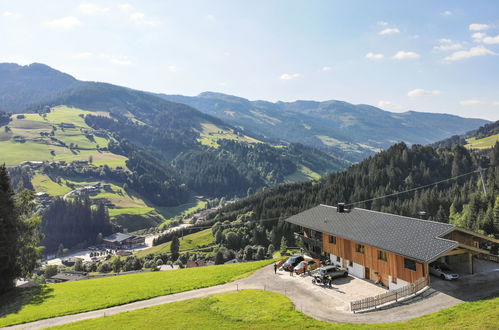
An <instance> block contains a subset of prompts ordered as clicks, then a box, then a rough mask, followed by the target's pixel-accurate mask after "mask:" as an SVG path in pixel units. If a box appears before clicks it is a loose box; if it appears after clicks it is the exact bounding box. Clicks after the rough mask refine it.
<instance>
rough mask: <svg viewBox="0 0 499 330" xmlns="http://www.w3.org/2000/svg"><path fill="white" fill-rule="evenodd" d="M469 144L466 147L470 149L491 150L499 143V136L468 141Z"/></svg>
mask: <svg viewBox="0 0 499 330" xmlns="http://www.w3.org/2000/svg"><path fill="white" fill-rule="evenodd" d="M467 142H468V144H466V145H465V147H466V148H469V149H490V148H492V147H493V146H494V145H495V144H496V142H499V134H496V135H491V136H487V137H485V138H483V139H478V140H477V139H475V138H471V139H468V140H467Z"/></svg>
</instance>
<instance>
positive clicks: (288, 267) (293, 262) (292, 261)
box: [282, 256, 304, 272]
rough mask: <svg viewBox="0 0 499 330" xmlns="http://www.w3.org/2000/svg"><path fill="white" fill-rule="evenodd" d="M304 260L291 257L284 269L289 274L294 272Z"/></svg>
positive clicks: (283, 266)
mask: <svg viewBox="0 0 499 330" xmlns="http://www.w3.org/2000/svg"><path fill="white" fill-rule="evenodd" d="M303 260H304V259H303V257H302V256H294V257H290V258H289V259H288V260H286V262H285V263H284V264H283V265H282V269H284V270H285V271H288V272H292V271H293V269H294V268H295V266H296V265H298V264H299V263H300V262H302V261H303Z"/></svg>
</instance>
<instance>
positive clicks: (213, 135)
mask: <svg viewBox="0 0 499 330" xmlns="http://www.w3.org/2000/svg"><path fill="white" fill-rule="evenodd" d="M201 129H202V130H201V132H200V135H201V137H200V138H199V139H198V141H199V143H201V144H202V145H205V146H208V147H212V148H218V147H219V146H220V145H219V144H218V143H217V142H218V141H219V140H232V141H239V142H246V143H262V141H259V140H257V139H254V138H252V137H249V136H246V135H238V134H235V133H233V132H231V131H229V130H226V129H222V128H220V127H218V126H215V125H214V124H210V123H201Z"/></svg>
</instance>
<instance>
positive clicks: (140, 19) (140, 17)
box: [130, 12, 160, 26]
mask: <svg viewBox="0 0 499 330" xmlns="http://www.w3.org/2000/svg"><path fill="white" fill-rule="evenodd" d="M130 20H131V21H132V22H134V23H135V24H137V25H150V26H156V25H159V24H160V22H159V21H155V20H151V19H148V18H146V15H145V14H144V13H141V12H134V13H132V14H130Z"/></svg>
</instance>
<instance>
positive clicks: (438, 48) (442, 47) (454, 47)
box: [433, 43, 463, 51]
mask: <svg viewBox="0 0 499 330" xmlns="http://www.w3.org/2000/svg"><path fill="white" fill-rule="evenodd" d="M461 48H463V45H461V44H460V43H444V44H442V45H438V46H435V47H433V49H434V50H436V51H449V50H458V49H461Z"/></svg>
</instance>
